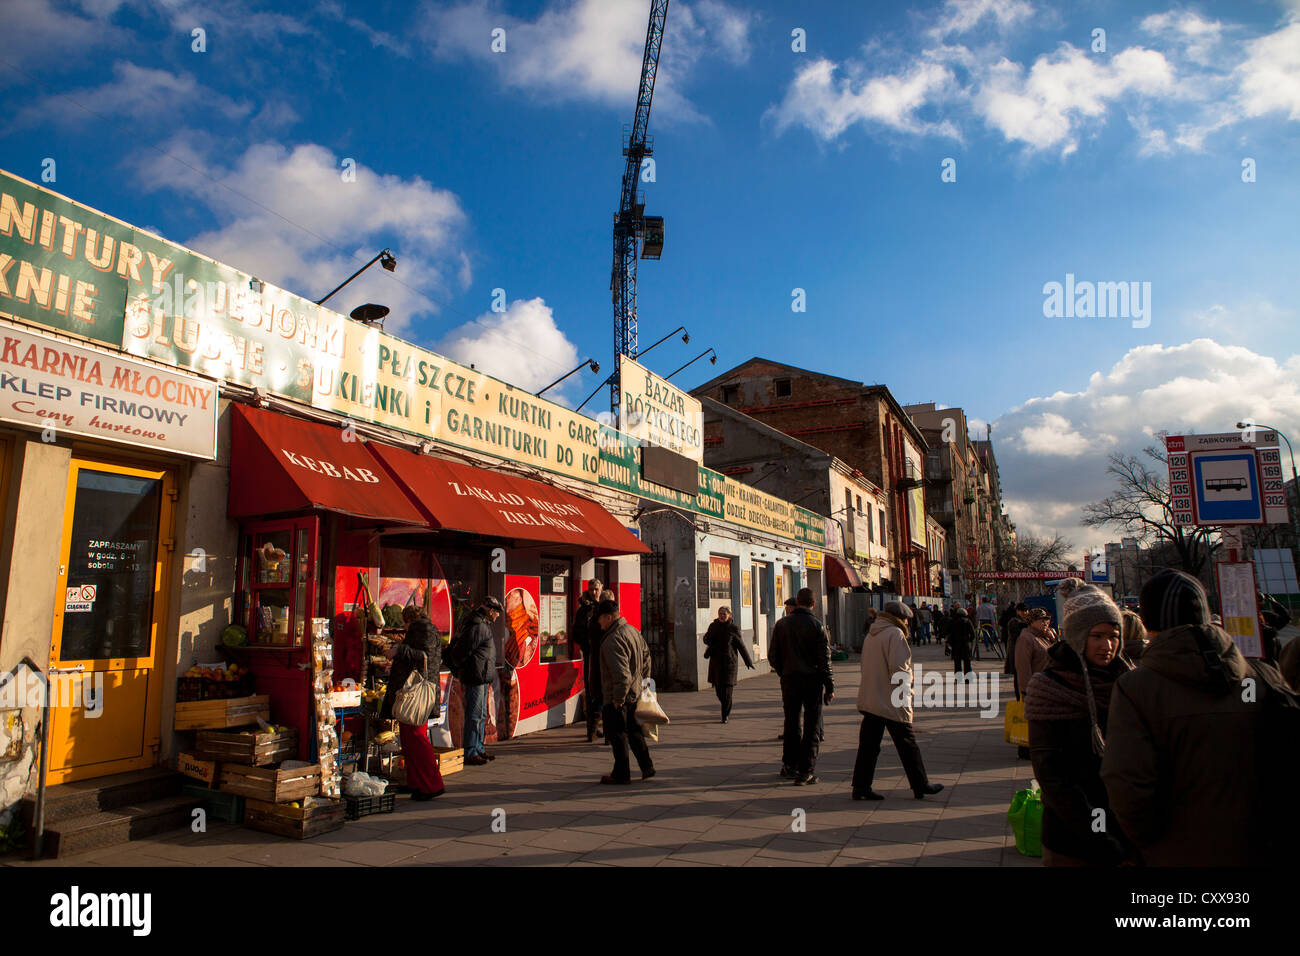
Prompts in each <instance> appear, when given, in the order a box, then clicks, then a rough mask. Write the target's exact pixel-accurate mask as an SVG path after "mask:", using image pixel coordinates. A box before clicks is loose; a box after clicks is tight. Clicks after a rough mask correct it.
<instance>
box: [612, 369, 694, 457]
mask: <svg viewBox="0 0 1300 956" xmlns="http://www.w3.org/2000/svg"><path fill="white" fill-rule="evenodd" d="M619 389H620V394H621V395H622V396H623V407H622V410H621V411H622V415H621V417H620V421H619V424H620V426H621V429H622V431H624V432H625V433H627V434H628V435H631V436H632V437H633V438H637V439H640V440H642V441H647V442H649V443H650V444H652V445H659V446H661V447H663V448H667V449H669V450H671V451H675V452H677V453H678V454H679V455H685V456H686V457H687V458H693V459H694V460H695V461H697V462H703V461H704V414H703V410H702V407H701V405H700V401H699V399H697V398H692V397H691V396H690V395H688V394H687V393H686V392H684V391H682V390H681V389H680V388H677V387H676V386H675V385H670V384H669V383H668V382H667V381H666V380H664V379H662V378H660V377H659V376H658V375H656V374H655V373H654V372H652V371H650V370H649V369H648V368H646V367H645V366H644V365H641V364H639V363H637V362H636V361H634V360H633V359H631V358H628V357H627V356H626V355H624V356H622V357H621V358H620V360H619Z"/></svg>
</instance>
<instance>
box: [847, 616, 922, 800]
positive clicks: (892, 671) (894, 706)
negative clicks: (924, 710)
mask: <svg viewBox="0 0 1300 956" xmlns="http://www.w3.org/2000/svg"><path fill="white" fill-rule="evenodd" d="M911 616H912V612H911V610H910V609H909V608H908V607H907V605H906V604H903V603H901V602H900V601H890V602H889V603H888V604H886V605H885V608H884V610H883V611H881V612H880V614H879V615H878V616H877V617H876V621H875V623H874V624H872V625H871V630H870V631H869V632H868V633H867V640H866V642H865V643H864V644H863V645H862V684H861V685H860V686H859V687H858V711H859V712H860V713H861V714H862V727H861V729H860V730H859V731H858V757H857V760H856V761H855V762H854V765H853V799H854V800H883V799H885V797H884V794H880V793H876V791H874V790H872V789H871V783H872V781H873V780H874V779H875V776H876V760H877V759H878V758H879V757H880V741H881V740H882V739H883V738H884V735H885V731H886V730H888V731H889V736H890V738H892V739H893V741H894V747H895V748H897V750H898V756H899V759H900V760H902V762H903V770H904V771H905V772H906V773H907V782H908V783H909V784H910V785H911V787H912V793H913V795H914V796H915V797H916V799H918V800H920V799H921V798H922V797H925V796H926V795H928V794H936V793H938V792H939V791H940V790H942V789H943V784H939V783H930V778H929V777H927V776H926V773H925V764H924V762H923V761H922V760H921V748H920V747H918V746H917V744H916V737H915V735H913V733H912V649H911V647H910V646H909V645H908V643H907V636H906V635H907V621H908V619H909V618H910V617H911Z"/></svg>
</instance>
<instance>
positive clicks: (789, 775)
mask: <svg viewBox="0 0 1300 956" xmlns="http://www.w3.org/2000/svg"><path fill="white" fill-rule="evenodd" d="M781 776H783V777H785V778H786V779H787V780H793V779H794V778H795V777H797V776H798V774H797V773H795V772H794V771H793V770H791V769H790V768H789V767H784V766H783V767H782V768H781Z"/></svg>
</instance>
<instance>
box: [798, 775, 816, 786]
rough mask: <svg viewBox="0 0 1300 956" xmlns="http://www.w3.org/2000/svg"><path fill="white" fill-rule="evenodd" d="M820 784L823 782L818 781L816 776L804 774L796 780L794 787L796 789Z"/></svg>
mask: <svg viewBox="0 0 1300 956" xmlns="http://www.w3.org/2000/svg"><path fill="white" fill-rule="evenodd" d="M820 782H821V781H820V780H818V779H817V777H816V775H814V774H811V773H804V774H800V775H799V776H798V777H796V778H795V781H794V785H795V786H796V787H811V786H812V785H813V784H815V783H820Z"/></svg>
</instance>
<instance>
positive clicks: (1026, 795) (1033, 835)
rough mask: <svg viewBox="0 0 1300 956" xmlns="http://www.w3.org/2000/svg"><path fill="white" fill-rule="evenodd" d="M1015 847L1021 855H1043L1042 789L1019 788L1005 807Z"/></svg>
mask: <svg viewBox="0 0 1300 956" xmlns="http://www.w3.org/2000/svg"><path fill="white" fill-rule="evenodd" d="M1007 820H1008V822H1010V824H1011V832H1012V833H1014V834H1015V835H1016V849H1017V850H1019V851H1020V855H1021V856H1042V855H1043V791H1041V790H1021V791H1020V792H1018V793H1017V794H1016V795H1015V796H1014V797H1012V798H1011V806H1010V807H1009V808H1008V809H1007Z"/></svg>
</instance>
